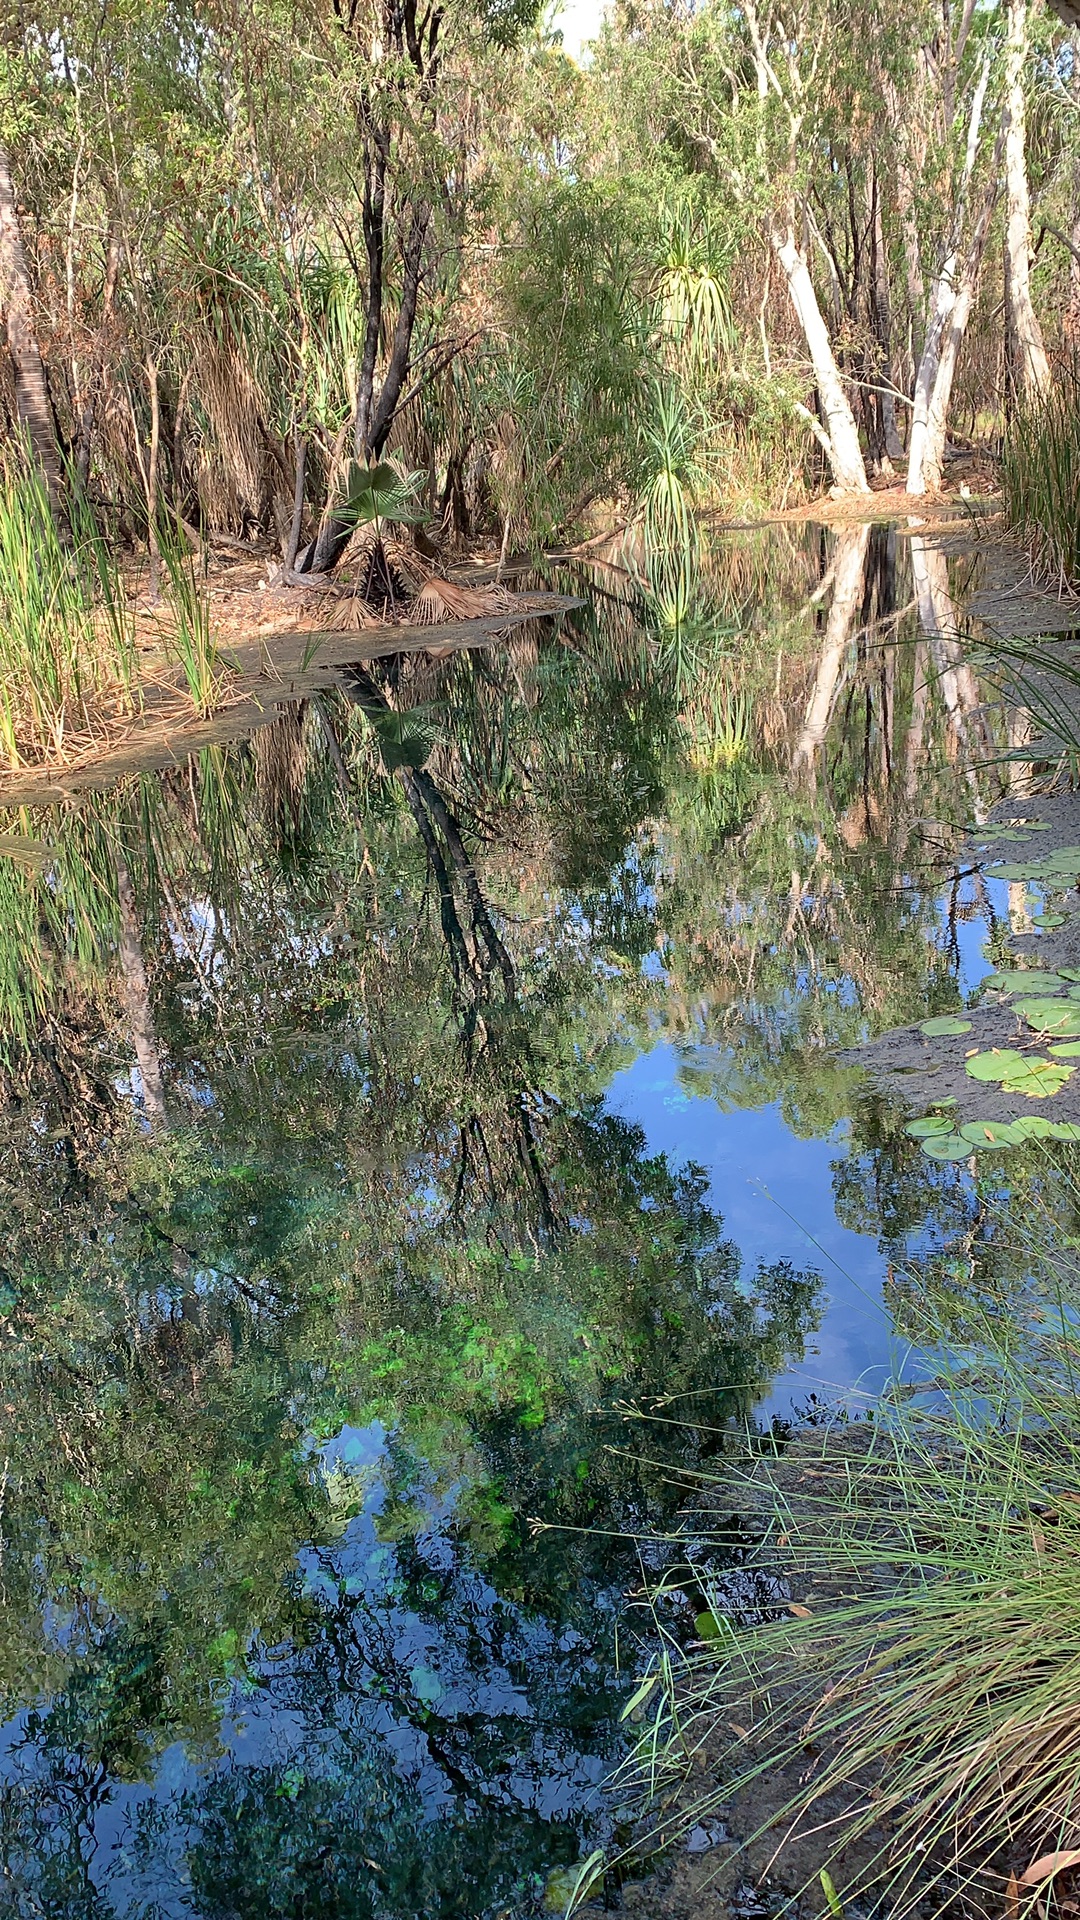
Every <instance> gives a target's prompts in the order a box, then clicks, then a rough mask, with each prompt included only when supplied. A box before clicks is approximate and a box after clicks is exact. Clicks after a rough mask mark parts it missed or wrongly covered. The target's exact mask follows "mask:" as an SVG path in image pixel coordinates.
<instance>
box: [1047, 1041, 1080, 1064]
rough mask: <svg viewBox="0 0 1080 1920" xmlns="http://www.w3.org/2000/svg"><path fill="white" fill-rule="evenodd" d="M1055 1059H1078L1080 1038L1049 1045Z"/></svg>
mask: <svg viewBox="0 0 1080 1920" xmlns="http://www.w3.org/2000/svg"><path fill="white" fill-rule="evenodd" d="M1047 1052H1048V1053H1052V1054H1053V1056H1054V1059H1055V1060H1076V1059H1077V1058H1080V1040H1061V1041H1059V1042H1058V1044H1057V1045H1056V1046H1053V1047H1048V1048H1047Z"/></svg>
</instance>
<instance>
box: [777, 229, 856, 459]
mask: <svg viewBox="0 0 1080 1920" xmlns="http://www.w3.org/2000/svg"><path fill="white" fill-rule="evenodd" d="M770 239H771V241H772V249H773V252H774V254H775V255H776V258H777V260H778V261H779V263H780V266H781V267H782V268H783V271H784V278H785V279H786V281H787V285H788V292H789V293H790V295H791V304H792V306H793V307H794V309H795V313H796V316H797V318H798V321H799V325H800V326H801V328H802V330H803V335H804V337H805V339H806V345H807V348H808V349H809V353H810V364H811V366H812V367H813V369H814V380H815V382H816V385H817V390H818V393H819V395H820V396H821V409H822V412H823V413H824V415H825V430H824V439H823V444H824V445H825V450H826V454H827V456H828V461H829V466H830V467H831V469H832V475H833V480H834V482H835V485H836V488H837V490H838V491H839V492H841V493H868V492H869V491H870V489H869V486H868V484H867V479H866V467H865V465H864V462H863V456H862V448H861V447H860V445H859V429H858V427H857V426H856V425H855V415H854V414H853V413H852V411H851V403H850V401H849V400H848V397H847V394H846V393H845V392H844V383H843V381H842V379H841V378H840V369H839V367H838V366H837V364H836V356H835V354H834V353H833V350H832V341H831V340H830V338H829V329H828V327H827V326H826V325H825V321H824V319H823V317H822V312H821V308H820V306H819V304H818V297H817V293H816V292H815V290H814V282H813V280H812V279H811V277H810V269H809V267H808V266H807V264H806V256H805V255H804V254H803V252H802V250H801V248H800V247H799V246H798V245H797V244H796V240H795V233H794V228H793V226H792V223H791V222H790V221H776V222H774V223H773V226H772V229H771V233H770Z"/></svg>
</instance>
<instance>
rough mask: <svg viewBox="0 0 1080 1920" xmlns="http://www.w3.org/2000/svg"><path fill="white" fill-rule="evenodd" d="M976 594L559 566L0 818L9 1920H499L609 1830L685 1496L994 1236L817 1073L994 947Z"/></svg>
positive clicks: (805, 569)
mask: <svg viewBox="0 0 1080 1920" xmlns="http://www.w3.org/2000/svg"><path fill="white" fill-rule="evenodd" d="M971 573H972V563H971V562H970V560H967V559H965V558H964V557H963V556H962V555H961V556H960V557H957V558H953V559H951V560H950V559H949V558H948V557H947V556H946V554H945V552H944V550H943V549H940V548H932V547H931V546H930V545H929V543H926V542H923V541H922V540H921V539H919V538H918V536H916V537H915V538H914V539H912V538H911V537H909V536H906V535H903V534H901V533H900V532H899V531H898V530H896V529H894V528H888V527H875V528H872V529H871V528H855V529H845V530H844V531H842V532H841V533H839V534H838V535H833V534H827V533H826V532H824V531H823V530H821V529H819V528H780V529H776V530H774V531H772V532H771V533H768V534H762V533H758V534H751V535H746V536H736V535H730V534H729V535H716V536H714V537H712V538H711V539H707V540H705V541H704V544H703V547H702V551H701V553H700V554H699V555H698V556H697V561H696V564H695V566H694V567H693V569H691V576H690V577H687V573H686V569H685V568H684V569H683V570H682V572H677V573H676V574H674V575H667V576H664V577H661V578H653V579H652V580H651V581H646V582H644V583H643V582H642V581H641V580H636V579H635V578H633V577H632V575H631V573H629V572H628V571H626V569H625V568H624V567H622V566H621V565H620V564H618V563H617V558H613V559H611V560H609V561H606V562H602V563H601V562H597V563H596V564H594V565H592V566H590V567H589V568H588V569H587V570H586V569H579V570H577V571H576V572H574V574H573V576H572V578H570V579H567V578H566V577H563V578H562V579H560V580H559V581H557V582H556V583H555V584H558V585H559V586H561V587H563V588H565V587H567V586H569V587H571V588H572V589H573V590H574V591H576V592H577V593H579V594H580V595H581V596H582V601H583V604H582V605H581V607H580V608H579V609H578V610H577V611H576V612H574V613H571V614H569V615H566V616H565V617H564V618H563V619H562V620H561V621H559V622H550V621H549V622H537V623H536V625H535V626H534V627H530V628H525V629H521V630H519V631H518V632H516V633H515V634H513V635H512V636H510V637H509V638H508V639H507V640H506V641H505V642H503V643H501V644H499V643H496V644H494V645H493V646H491V647H490V648H487V649H484V650H481V651H476V652H473V653H469V654H458V655H456V656H455V657H453V658H450V659H439V658H435V657H433V656H432V655H430V654H423V655H414V656H402V657H400V658H397V659H394V660H391V661H390V662H389V663H381V664H380V666H379V667H378V668H377V669H376V668H375V667H371V668H367V669H365V668H363V667H361V668H358V669H357V670H356V672H355V674H353V675H352V677H351V678H350V680H349V683H348V685H347V687H346V688H345V689H344V690H343V691H340V692H337V693H329V694H323V695H320V696H319V697H318V698H316V699H312V700H310V701H308V702H307V703H306V704H305V705H303V706H300V707H297V708H292V709H288V710H286V711H284V712H283V713H282V714H281V716H280V717H279V718H278V719H276V720H275V721H274V723H273V724H272V725H268V726H266V727H264V728H262V729H261V730H260V731H258V732H257V733H256V734H254V736H253V737H252V738H251V739H249V740H241V741H237V742H235V743H233V744H231V745H225V746H217V747H208V748H206V749H205V750H203V751H202V752H201V753H199V754H198V755H196V756H195V757H194V758H193V759H192V760H191V761H190V763H188V764H185V765H183V766H181V767H178V768H176V769H175V770H173V771H170V772H166V773H157V772H155V773H145V774H131V775H128V776H127V777H125V779H124V780H123V781H121V782H120V783H119V784H118V786H117V787H116V788H115V789H114V790H112V791H110V792H107V793H96V794H91V795H88V796H87V797H86V798H85V799H84V800H83V801H81V802H72V803H70V804H69V805H67V806H66V807H64V808H63V809H57V810H55V811H52V812H50V811H48V810H46V809H37V810H33V809H22V810H20V811H19V812H18V813H17V814H14V813H13V814H11V815H9V817H8V818H7V819H6V820H5V821H3V822H0V828H2V832H3V839H2V842H0V849H2V854H3V857H2V858H0V1021H2V1024H3V1033H4V1043H5V1052H6V1055H7V1057H8V1059H9V1062H10V1070H9V1071H8V1073H7V1074H6V1076H5V1080H4V1087H5V1098H4V1101H3V1104H2V1106H0V1116H2V1129H3V1131H2V1158H0V1208H2V1215H0V1409H2V1420H3V1435H2V1440H0V1530H2V1560H0V1583H2V1585H0V1600H2V1613H0V1687H2V1689H3V1709H2V1715H0V1717H2V1720H3V1731H2V1734H0V1741H2V1755H0V1768H2V1775H3V1795H2V1801H0V1865H2V1868H3V1873H4V1877H5V1886H6V1898H7V1901H8V1902H9V1904H8V1905H7V1907H6V1908H5V1911H9V1912H11V1913H13V1914H17V1915H19V1916H20V1917H21V1916H23V1915H26V1916H31V1915H34V1916H37V1915H42V1914H45V1915H49V1916H54V1915H55V1916H72V1917H73V1920H74V1917H75V1916H78V1920H83V1917H84V1916H85V1917H86V1920H99V1917H100V1920H106V1917H107V1920H174V1917H175V1920H181V1916H184V1917H185V1920H219V1916H221V1917H224V1916H230V1917H232V1916H243V1920H247V1917H248V1916H250V1917H251V1920H256V1916H257V1917H258V1920H271V1917H272V1916H273V1917H274V1920H276V1916H282V1917H284V1916H291V1917H293V1920H295V1917H296V1916H306V1915H309V1914H311V1915H314V1914H316V1913H317V1914H318V1915H319V1916H320V1917H321V1920H339V1917H340V1920H353V1917H354V1916H356V1917H360V1916H364V1917H367V1916H371V1920H376V1917H378V1920H397V1917H398V1916H401V1917H402V1920H404V1917H405V1916H408V1917H409V1920H415V1917H416V1916H420V1915H423V1916H432V1920H435V1917H436V1916H444V1915H445V1916H451V1915H462V1916H469V1917H470V1920H495V1916H497V1915H502V1916H511V1915H513V1916H518V1915H522V1916H525V1915H529V1914H533V1913H538V1912H540V1911H542V1910H543V1908H544V1902H545V1899H546V1900H547V1902H548V1906H549V1909H550V1908H552V1907H557V1906H558V1895H559V1889H560V1888H561V1887H564V1886H565V1879H563V1880H560V1879H559V1877H558V1875H559V1872H560V1870H562V1869H566V1868H570V1867H572V1866H573V1863H574V1862H576V1861H577V1860H578V1859H579V1858H580V1857H581V1856H583V1855H585V1854H587V1853H588V1852H589V1851H590V1849H591V1848H592V1847H593V1846H595V1845H606V1844H611V1843H613V1842H614V1841H617V1840H618V1838H619V1836H620V1834H621V1833H624V1832H625V1831H626V1827H625V1821H626V1820H627V1819H628V1818H629V1815H630V1813H631V1812H632V1810H628V1809H624V1808H622V1807H621V1806H620V1805H619V1803H618V1794H617V1791H615V1792H612V1791H611V1790H610V1789H609V1787H608V1786H607V1785H606V1782H607V1780H608V1777H609V1775H610V1773H611V1770H612V1768H613V1766H614V1765H615V1764H616V1763H617V1761H618V1758H619V1755H620V1753H621V1752H622V1751H624V1740H625V1735H624V1732H623V1730H622V1729H621V1728H620V1724H619V1718H618V1716H619V1711H620V1707H621V1705H622V1702H623V1701H624V1700H625V1698H626V1696H627V1692H628V1690H629V1688H630V1687H631V1686H632V1683H633V1678H634V1675H635V1672H637V1671H639V1670H640V1667H641V1664H642V1662H643V1661H644V1660H645V1659H647V1658H648V1656H649V1653H650V1651H651V1648H652V1645H653V1640H652V1623H651V1619H650V1615H649V1610H648V1607H647V1605H644V1604H643V1600H642V1593H643V1587H644V1586H645V1585H647V1580H648V1575H649V1571H650V1569H652V1568H655V1567H656V1566H657V1565H659V1564H661V1563H662V1560H663V1556H664V1553H665V1551H667V1549H666V1547H665V1544H664V1536H670V1535H672V1534H675V1533H677V1531H678V1527H679V1524H680V1519H679V1516H680V1508H681V1506H682V1504H683V1502H684V1500H685V1487H686V1480H685V1474H686V1473H687V1471H693V1470H694V1469H696V1468H698V1467H701V1466H703V1465H706V1464H707V1463H708V1462H709V1461H710V1460H711V1459H713V1458H715V1457H716V1456H717V1455H718V1454H719V1453H720V1452H721V1451H722V1450H723V1449H724V1448H725V1446H728V1447H729V1446H731V1445H732V1444H737V1443H738V1436H739V1435H740V1434H743V1435H745V1434H746V1433H747V1431H748V1430H752V1429H754V1428H755V1427H756V1428H759V1429H761V1430H763V1431H767V1430H769V1429H770V1428H773V1429H775V1431H776V1432H778V1433H779V1434H780V1435H781V1436H782V1434H783V1432H784V1431H785V1429H786V1426H787V1425H788V1424H789V1423H791V1422H793V1421H795V1420H797V1419H799V1418H801V1417H803V1416H804V1415H806V1414H807V1413H808V1412H809V1414H810V1415H811V1417H821V1415H822V1412H823V1410H824V1409H826V1408H831V1409H833V1410H836V1409H838V1408H843V1409H847V1410H850V1411H857V1410H858V1409H859V1408H860V1407H862V1406H863V1405H865V1404H867V1402H868V1401H869V1400H870V1399H871V1398H872V1396H873V1395H874V1394H875V1393H876V1392H878V1391H879V1390H880V1389H881V1387H882V1385H883V1384H884V1383H885V1382H886V1381H887V1380H888V1379H889V1378H890V1377H892V1376H893V1375H895V1374H898V1373H900V1374H902V1373H903V1371H904V1369H905V1367H907V1366H908V1364H909V1361H908V1357H907V1341H908V1336H909V1333H910V1330H911V1329H910V1325H909V1321H910V1312H911V1302H912V1296H913V1294H915V1293H917V1291H918V1287H919V1285H920V1284H924V1283H925V1281H926V1276H927V1275H936V1277H937V1280H938V1281H939V1282H940V1283H941V1284H942V1285H946V1284H948V1283H949V1276H950V1274H953V1273H954V1272H955V1269H956V1261H957V1258H958V1255H957V1247H958V1246H959V1245H961V1243H962V1244H963V1246H964V1247H965V1248H966V1249H967V1257H970V1252H971V1246H972V1243H973V1240H975V1239H977V1238H978V1237H979V1236H980V1235H982V1237H983V1239H984V1240H985V1241H986V1243H987V1245H989V1244H990V1242H991V1240H994V1233H993V1232H992V1230H991V1227H990V1226H989V1225H987V1223H986V1214H985V1208H984V1204H983V1198H981V1197H980V1195H979V1193H978V1191H977V1185H976V1183H974V1182H973V1180H972V1177H971V1175H970V1173H969V1172H968V1171H967V1170H966V1169H965V1168H964V1167H957V1166H951V1165H942V1166H934V1165H932V1164H931V1163H930V1162H928V1161H927V1159H926V1158H925V1156H924V1155H922V1154H921V1153H920V1150H919V1147H918V1145H917V1143H916V1142H915V1141H914V1140H912V1139H910V1138H909V1137H908V1136H907V1135H906V1134H905V1133H904V1124H903V1123H904V1118H905V1115H904V1111H903V1108H902V1106H898V1105H897V1104H896V1103H895V1102H891V1103H890V1101H888V1100H886V1098H885V1097H884V1096H883V1095H882V1094H881V1093H880V1092H879V1091H877V1090H876V1089H875V1084H874V1082H873V1081H872V1080H870V1079H869V1078H868V1077H867V1075H866V1074H865V1072H864V1071H863V1069H862V1068H861V1066H860V1064H859V1063H858V1060H857V1059H852V1058H851V1057H850V1055H849V1051H846V1050H850V1049H852V1048H854V1047H856V1046H857V1045H858V1044H859V1043H860V1042H861V1041H862V1040H864V1039H867V1038H871V1037H873V1036H875V1035H877V1034H880V1033H881V1032H883V1031H885V1030H888V1029H890V1028H892V1027H895V1026H898V1025H901V1024H903V1023H905V1022H910V1021H913V1020H918V1019H921V1018H924V1017H926V1016H929V1015H932V1014H938V1013H948V1012H950V1011H953V1010H955V1009H956V1008H957V1007H959V1006H960V1005H961V1004H962V1003H963V1000H964V997H965V995H966V994H967V993H969V992H970V991H971V989H972V988H973V987H974V986H975V985H976V984H977V982H978V981H979V979H980V978H981V977H982V975H983V974H984V973H985V972H986V971H987V968H988V964H989V962H988V959H987V954H988V953H993V952H994V951H995V950H996V949H997V948H998V947H1000V945H1001V943H1002V942H1003V940H1005V939H1006V938H1007V937H1008V935H1009V931H1010V913H1013V915H1014V917H1015V914H1016V912H1017V910H1018V909H1017V902H1016V900H1015V897H1012V898H1011V897H1010V888H1009V885H1008V884H1007V883H1005V882H999V881H996V880H994V879H993V878H992V877H987V876H986V875H985V874H983V873H982V872H981V871H980V870H979V869H978V867H977V866H976V867H972V866H971V863H970V862H965V861H964V860H963V859H962V858H961V854H962V848H963V843H964V829H965V827H966V826H967V825H968V824H969V823H971V822H972V821H974V820H982V819H983V818H985V814H986V810H987V808H988V807H989V806H990V804H991V803H992V802H993V801H994V800H995V799H997V798H998V797H999V796H1000V794H1001V793H1002V791H1003V788H1004V787H1005V786H1006V784H1007V782H1008V781H1009V780H1014V781H1015V779H1016V769H1015V766H1014V765H1012V764H1011V763H1010V765H1009V766H1006V767H1003V765H1002V763H1001V762H1000V761H999V760H998V759H997V758H996V757H995V755H996V753H997V751H998V749H999V748H1000V747H1001V746H1002V744H1005V745H1007V744H1008V742H1009V739H1010V738H1011V737H1012V736H1011V735H1010V727H1012V726H1013V717H1012V716H1010V713H1009V712H1008V711H1007V710H1006V709H1005V708H1003V707H1001V706H1000V705H995V704H992V703H991V704H985V703H984V702H985V696H984V694H983V692H982V691H981V690H980V687H979V685H978V683H977V680H976V677H975V674H974V672H973V669H972V667H971V665H970V664H969V663H968V661H967V659H966V658H965V655H964V653H963V649H962V648H961V647H960V645H959V643H958V642H957V641H956V640H955V638H953V637H950V621H951V620H952V619H954V618H955V612H953V613H952V614H950V615H949V618H946V615H945V613H944V612H943V610H942V609H943V607H944V608H945V610H946V612H947V611H948V608H949V607H950V606H952V607H953V608H955V605H957V604H960V603H962V599H963V595H964V593H965V592H966V591H967V587H968V585H969V582H970V576H971ZM1014 744H1015V741H1014ZM919 1110H920V1111H921V1110H922V1109H921V1108H920V1109H919ZM1049 1165H1050V1163H1049V1162H1048V1161H1047V1157H1046V1155H1045V1154H1044V1155H1043V1159H1042V1162H1041V1165H1040V1168H1036V1169H1035V1171H1031V1169H1030V1167H1029V1165H1028V1162H1027V1161H1025V1160H1024V1158H1023V1156H1020V1157H1019V1158H1018V1159H1017V1160H1016V1161H1015V1162H1014V1163H1010V1179H1011V1180H1012V1181H1013V1186H1012V1188H1010V1189H1008V1190H1006V1189H1004V1188H1001V1187H1000V1176H999V1192H998V1201H999V1214H998V1216H997V1217H998V1218H1000V1204H1005V1205H1006V1208H1007V1207H1008V1205H1012V1204H1014V1203H1015V1210H1016V1217H1017V1219H1018V1220H1021V1221H1022V1220H1023V1218H1025V1217H1026V1216H1025V1214H1024V1208H1025V1207H1028V1208H1030V1207H1032V1206H1034V1205H1035V1204H1036V1201H1035V1199H1034V1198H1033V1196H1034V1195H1035V1193H1036V1189H1038V1190H1039V1192H1040V1193H1041V1195H1042V1198H1041V1199H1040V1200H1039V1202H1038V1204H1039V1205H1042V1206H1045V1205H1047V1204H1048V1203H1047V1201H1046V1183H1047V1181H1048V1180H1050V1179H1051V1178H1052V1168H1051V1170H1050V1171H1049V1172H1048V1171H1047V1168H1048V1166H1049ZM1003 1195H1004V1201H1003V1199H1002V1196H1003ZM1052 1204H1055V1205H1058V1204H1059V1202H1057V1201H1054V1202H1053V1203H1052ZM1060 1204H1061V1205H1064V1204H1065V1203H1064V1202H1061V1203H1060ZM1020 1244H1021V1245H1022V1236H1021V1241H1020ZM994 1245H995V1247H999V1248H1000V1250H999V1251H998V1252H996V1253H995V1255H994V1260H996V1262H997V1265H996V1267H995V1268H994V1272H995V1275H996V1280H995V1284H1000V1285H1002V1286H1007V1285H1009V1284H1011V1283H1012V1280H1013V1279H1016V1280H1017V1281H1019V1280H1020V1279H1022V1277H1023V1256H1022V1254H1017V1253H1016V1252H1015V1251H1014V1250H1013V1248H1014V1245H1015V1243H1014V1242H1010V1241H1009V1239H1008V1236H1005V1237H1004V1239H1002V1236H1001V1235H1000V1233H999V1234H998V1236H997V1239H996V1240H994ZM991 1264H993V1263H991ZM920 1275H921V1276H922V1280H921V1281H920V1280H919V1278H918V1276H920ZM913 1276H915V1277H914V1278H913ZM620 1823H623V1824H622V1825H621V1824H620ZM552 1876H555V1877H554V1878H553V1877H552ZM607 1897H608V1898H609V1899H611V1900H613V1901H617V1898H618V1895H617V1891H615V1890H609V1894H608V1896H607Z"/></svg>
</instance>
